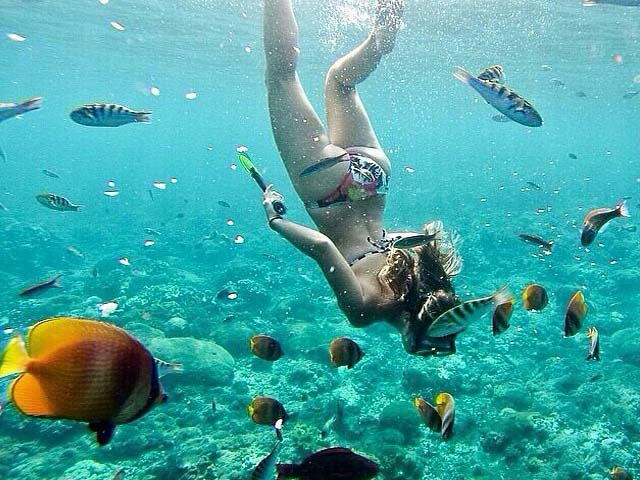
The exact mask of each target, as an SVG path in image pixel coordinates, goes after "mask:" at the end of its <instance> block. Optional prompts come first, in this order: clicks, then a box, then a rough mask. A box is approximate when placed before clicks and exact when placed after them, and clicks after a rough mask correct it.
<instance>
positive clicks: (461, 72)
mask: <svg viewBox="0 0 640 480" xmlns="http://www.w3.org/2000/svg"><path fill="white" fill-rule="evenodd" d="M453 76H454V77H456V78H457V79H458V80H460V81H461V82H462V83H466V84H467V85H469V84H470V82H471V79H472V78H473V75H471V74H470V73H469V72H467V71H466V70H465V69H464V68H462V67H456V71H455V72H453Z"/></svg>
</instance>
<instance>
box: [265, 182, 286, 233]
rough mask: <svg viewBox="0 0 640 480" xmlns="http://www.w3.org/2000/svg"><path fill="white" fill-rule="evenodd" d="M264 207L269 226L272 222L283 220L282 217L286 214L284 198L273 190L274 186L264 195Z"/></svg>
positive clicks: (269, 187) (270, 186) (268, 188)
mask: <svg viewBox="0 0 640 480" xmlns="http://www.w3.org/2000/svg"><path fill="white" fill-rule="evenodd" d="M262 205H263V206H264V211H265V213H266V214H267V220H268V221H269V224H271V220H273V219H275V218H282V215H283V214H284V213H285V212H286V208H285V206H284V197H283V196H282V195H281V194H280V193H278V192H276V191H275V190H273V185H269V186H268V187H267V189H266V190H265V191H264V193H263V194H262Z"/></svg>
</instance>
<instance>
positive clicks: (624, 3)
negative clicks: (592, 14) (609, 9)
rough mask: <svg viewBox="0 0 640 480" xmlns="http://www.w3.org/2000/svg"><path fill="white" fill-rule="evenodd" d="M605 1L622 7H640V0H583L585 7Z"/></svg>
mask: <svg viewBox="0 0 640 480" xmlns="http://www.w3.org/2000/svg"><path fill="white" fill-rule="evenodd" d="M603 3H606V4H609V5H618V6H620V7H640V0H582V6H583V7H593V6H595V5H600V4H603Z"/></svg>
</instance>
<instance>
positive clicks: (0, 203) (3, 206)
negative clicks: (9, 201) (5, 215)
mask: <svg viewBox="0 0 640 480" xmlns="http://www.w3.org/2000/svg"><path fill="white" fill-rule="evenodd" d="M0 210H2V211H3V212H8V211H9V209H8V208H7V206H6V205H5V204H4V203H2V202H0Z"/></svg>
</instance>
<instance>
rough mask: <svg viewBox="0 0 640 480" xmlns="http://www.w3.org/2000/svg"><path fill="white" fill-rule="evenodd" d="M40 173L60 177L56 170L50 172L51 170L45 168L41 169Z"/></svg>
mask: <svg viewBox="0 0 640 480" xmlns="http://www.w3.org/2000/svg"><path fill="white" fill-rule="evenodd" d="M42 173H44V174H45V175H46V176H47V177H51V178H60V175H58V174H57V173H56V172H52V171H51V170H48V169H46V168H43V169H42Z"/></svg>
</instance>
